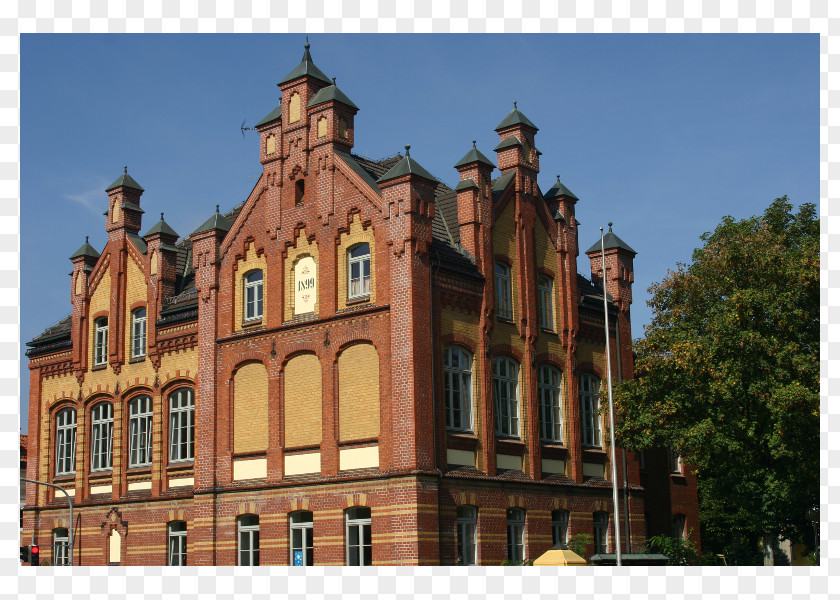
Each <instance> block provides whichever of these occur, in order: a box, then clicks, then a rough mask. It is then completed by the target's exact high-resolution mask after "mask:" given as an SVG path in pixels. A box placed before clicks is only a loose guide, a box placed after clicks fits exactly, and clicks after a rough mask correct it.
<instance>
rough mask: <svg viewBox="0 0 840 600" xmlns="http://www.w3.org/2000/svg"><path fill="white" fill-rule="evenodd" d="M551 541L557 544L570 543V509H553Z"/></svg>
mask: <svg viewBox="0 0 840 600" xmlns="http://www.w3.org/2000/svg"><path fill="white" fill-rule="evenodd" d="M551 543H552V545H555V546H556V545H557V544H568V543H569V511H568V510H553V511H551Z"/></svg>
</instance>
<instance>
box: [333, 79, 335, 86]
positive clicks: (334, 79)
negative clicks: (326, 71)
mask: <svg viewBox="0 0 840 600" xmlns="http://www.w3.org/2000/svg"><path fill="white" fill-rule="evenodd" d="M333 85H335V77H333Z"/></svg>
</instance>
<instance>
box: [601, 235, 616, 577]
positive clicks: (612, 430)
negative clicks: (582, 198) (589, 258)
mask: <svg viewBox="0 0 840 600" xmlns="http://www.w3.org/2000/svg"><path fill="white" fill-rule="evenodd" d="M610 225H612V223H610ZM601 272H602V273H603V277H602V278H601V285H602V287H603V289H604V337H605V338H606V340H607V356H606V363H607V389H608V391H609V400H610V463H611V465H612V489H613V527H614V530H615V564H616V566H618V567H620V566H621V533H620V531H619V530H620V527H619V519H618V467H617V466H616V462H615V418H614V416H613V389H612V368H611V366H610V365H611V363H612V361H611V360H610V319H609V313H608V312H607V263H606V260H605V258H604V228H603V227H601Z"/></svg>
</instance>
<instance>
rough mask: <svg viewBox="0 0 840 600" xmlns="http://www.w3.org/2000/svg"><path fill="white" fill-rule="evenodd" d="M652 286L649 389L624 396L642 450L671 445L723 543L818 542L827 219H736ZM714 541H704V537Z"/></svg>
mask: <svg viewBox="0 0 840 600" xmlns="http://www.w3.org/2000/svg"><path fill="white" fill-rule="evenodd" d="M701 239H702V240H703V242H704V245H703V246H702V247H701V248H699V249H697V250H695V251H694V254H693V256H692V263H691V264H690V265H682V264H681V265H678V266H677V270H676V271H669V273H668V276H667V277H666V278H665V279H664V280H663V281H662V282H661V283H658V284H654V285H653V286H652V287H651V288H650V292H651V294H652V298H651V300H650V301H649V302H648V304H649V305H650V306H651V307H652V308H653V319H652V321H651V324H650V325H649V326H647V327H646V331H645V337H644V338H643V339H640V340H637V341H636V342H635V343H634V352H635V355H636V379H633V380H629V381H625V382H622V383H621V384H620V385H619V386H618V388H617V390H616V394H615V405H616V410H617V412H618V414H619V416H620V419H619V425H617V427H616V433H617V435H618V437H619V438H620V439H621V440H622V442H623V443H624V444H625V445H626V446H627V447H628V448H630V449H643V448H647V447H662V446H672V447H673V448H675V449H676V450H677V451H678V452H679V453H680V454H681V455H682V457H683V460H684V462H685V463H686V465H687V466H688V467H689V468H693V469H694V470H695V471H696V473H697V474H698V491H699V494H700V509H701V521H702V522H703V523H704V527H705V529H706V531H707V532H708V533H709V534H710V535H712V536H725V535H727V533H733V532H735V533H737V534H738V535H740V536H741V538H742V539H744V536H746V537H753V536H754V535H755V534H767V533H772V534H774V535H782V536H784V537H787V538H789V539H793V540H797V539H803V538H804V541H807V532H808V531H810V528H809V526H808V525H807V522H806V521H805V513H806V512H807V510H808V509H809V508H810V507H812V506H815V505H816V504H817V501H818V494H819V444H818V442H819V302H820V300H819V221H818V218H817V213H816V207H815V206H814V205H813V204H803V205H802V206H800V207H799V209H798V211H797V212H795V213H794V212H793V207H792V204H791V203H790V202H789V201H788V199H787V198H786V197H784V198H778V199H776V200H774V201H773V203H772V204H771V205H770V206H769V207H768V208H767V210H766V211H765V213H764V215H762V216H760V217H752V218H749V219H744V220H735V219H733V218H732V217H726V218H724V219H723V221H722V222H721V223H720V225H718V227H717V228H716V229H715V231H714V232H712V233H706V234H704V235H703V236H701ZM705 535H706V532H704V536H705Z"/></svg>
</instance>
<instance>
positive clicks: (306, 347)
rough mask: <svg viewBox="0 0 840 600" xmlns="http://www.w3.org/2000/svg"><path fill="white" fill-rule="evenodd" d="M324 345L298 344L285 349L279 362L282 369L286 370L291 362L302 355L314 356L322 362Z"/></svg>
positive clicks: (314, 343) (312, 343)
mask: <svg viewBox="0 0 840 600" xmlns="http://www.w3.org/2000/svg"><path fill="white" fill-rule="evenodd" d="M322 348H323V345H322V344H319V343H317V342H297V343H294V344H292V345H290V346H286V347H285V352H284V353H283V354H282V355H280V356H282V358H281V359H280V360H279V361H277V362H278V363H279V365H280V367H279V368H280V369H285V368H286V365H287V364H288V363H289V361H290V360H292V359H293V358H295V357H296V356H300V355H301V354H314V355H315V356H317V357H318V360H321V353H322V352H323V350H322Z"/></svg>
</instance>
